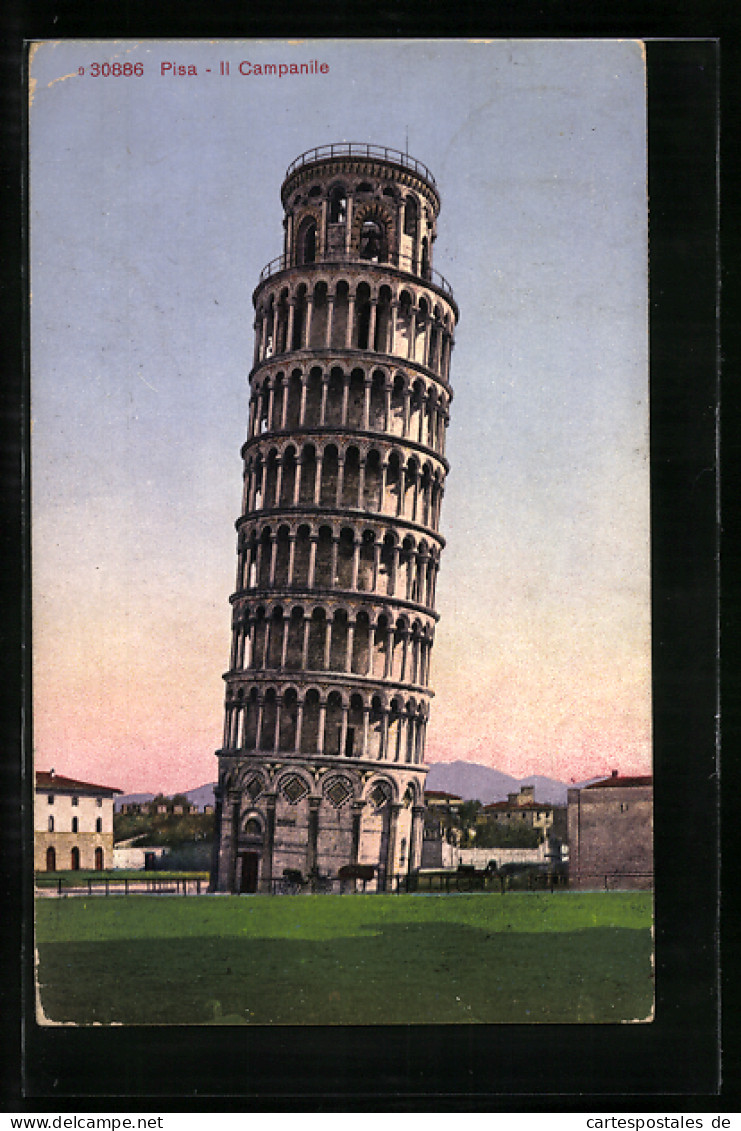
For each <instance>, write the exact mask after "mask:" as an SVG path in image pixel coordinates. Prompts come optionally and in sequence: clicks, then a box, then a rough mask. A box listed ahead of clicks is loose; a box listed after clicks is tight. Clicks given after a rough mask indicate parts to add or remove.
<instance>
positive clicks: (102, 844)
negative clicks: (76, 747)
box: [34, 770, 121, 872]
mask: <svg viewBox="0 0 741 1131" xmlns="http://www.w3.org/2000/svg"><path fill="white" fill-rule="evenodd" d="M116 793H121V790H120V789H115V788H114V787H112V786H106V785H94V784H92V783H91V782H83V781H76V780H75V779H73V778H65V777H62V776H61V775H60V774H56V773H55V772H54V770H48V771H47V770H39V771H37V773H36V795H35V803H34V869H35V870H36V871H37V872H67V871H78V870H79V869H81V868H84V869H94V870H96V871H102V870H103V869H104V868H110V867H112V865H113V796H114V794H116Z"/></svg>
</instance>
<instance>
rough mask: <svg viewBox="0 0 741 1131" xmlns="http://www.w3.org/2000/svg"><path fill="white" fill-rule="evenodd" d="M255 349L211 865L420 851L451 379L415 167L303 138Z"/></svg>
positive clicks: (424, 185)
mask: <svg viewBox="0 0 741 1131" xmlns="http://www.w3.org/2000/svg"><path fill="white" fill-rule="evenodd" d="M281 199H282V203H283V209H284V220H283V227H284V240H283V254H282V255H281V256H279V257H278V258H277V259H275V260H273V261H272V262H271V263H269V264H268V265H267V266H266V267H265V268H264V269H263V270H262V272H261V274H260V279H259V282H258V284H257V287H256V289H255V292H254V294H253V303H254V307H255V352H254V364H253V368H252V372H251V374H250V388H251V396H250V421H249V430H248V438H247V441H246V443H245V444H244V447H243V449H242V456H243V459H244V493H243V501H242V513H241V516H240V518H239V519H238V521H237V531H238V568H237V581H236V590H235V592H234V594H233V596H232V598H231V604H232V610H233V611H232V625H233V633H232V651H231V661H230V665H229V671H228V672H227V673H226V675H225V677H224V678H225V681H226V721H225V726H224V738H223V746H222V748H221V750H219V751H218V758H219V781H218V787H217V798H216V822H217V824H216V829H217V843H216V846H215V852H214V868H213V877H212V886H213V887H214V888H215V889H216V890H218V891H270V890H273V886H274V884H273V882H274V881H275V880H277V879H280V878H281V877H282V875H283V872H284V870H285V869H291V870H295V871H297V872H300V873H301V874H302V876H303V877H305V878H309V877H330V878H336V877H337V874H338V870H339V868H341V867H342V866H343V865H348V864H357V863H359V864H369V865H374V866H375V873H374V880H373V881H372V883H371V885H370V890H372V888H373V886H375V885H377V886H378V887H379V888H384V887H386V888H389V887H390V886H392V885H393V883H394V882H395V879H396V877H399V876H402V875H406V874H407V873H408V872H410V871H412V870H414V869H415V868H418V867H419V862H420V855H421V840H422V813H423V790H424V779H425V774H426V772H427V771H426V768H425V766H424V764H423V763H424V747H425V731H426V727H427V720H428V717H429V704H430V700H431V698H432V691H431V689H430V681H429V677H430V658H431V653H432V644H433V639H434V631H435V623H436V621H437V614H436V612H435V584H436V578H437V571H438V567H439V561H440V553H441V551H442V548H443V545H444V541H443V539H442V538H441V537H440V535H439V533H438V527H439V519H440V506H441V503H442V497H443V486H444V480H445V475H446V472H447V469H448V465H447V462H446V459H445V430H446V427H447V424H448V415H449V407H450V401H451V398H452V391H451V388H450V385H449V381H448V374H449V368H450V356H451V350H452V346H453V330H454V327H455V324H456V321H457V318H458V310H457V306H456V304H455V300H454V299H453V294H452V292H451V289H450V287H449V285H448V283H447V282H446V281H445V279H443V278H442V276H441V275H439V274H437V272H435V271H433V269H432V247H433V243H434V240H435V235H436V227H437V217H438V211H439V208H440V197H439V195H438V191H437V188H436V186H435V178H434V177H433V176H432V174H431V172H430V171H429V169H427V168H426V167H425V166H424V165H422V164H420V163H419V162H418V161H415V160H414V159H413V158H411V157H409V156H408V155H407V154H405V153H400V152H398V151H397V150H394V149H385V148H382V147H379V146H375V145H364V144H363V145H356V144H345V143H343V144H339V145H331V146H322V147H321V148H319V149H312V150H309V151H308V152H306V153H304V154H302V155H301V156H300V157H298V158H297V159H296V160H295V161H294V162H293V163H292V165H291V166H290V167H289V169H288V171H287V173H286V176H285V179H284V181H283V186H282V189H281Z"/></svg>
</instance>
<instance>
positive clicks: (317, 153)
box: [286, 141, 437, 188]
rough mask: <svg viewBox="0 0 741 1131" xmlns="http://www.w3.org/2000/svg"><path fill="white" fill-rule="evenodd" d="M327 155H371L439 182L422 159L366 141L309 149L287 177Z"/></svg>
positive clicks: (434, 182)
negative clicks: (418, 159) (417, 159)
mask: <svg viewBox="0 0 741 1131" xmlns="http://www.w3.org/2000/svg"><path fill="white" fill-rule="evenodd" d="M327 157H330V158H331V157H370V158H376V159H378V160H381V161H392V162H393V163H394V165H401V166H402V167H403V168H404V169H411V170H412V171H413V172H414V173H417V174H418V176H420V177H423V178H424V179H425V180H426V181H427V182H428V183H429V184H431V185H432V186H433V187H434V188H436V187H437V182H436V181H435V178H434V176H433V175H432V173H431V172H430V170H429V169H428V168H427V166H426V165H423V163H422V162H421V161H416V160H415V159H414V157H410V156H409V154H408V153H402V151H401V150H400V149H390V148H389V147H388V146H385V145H369V144H367V143H366V142H364V141H339V142H335V143H334V144H332V145H317V146H315V147H314V149H307V150H306V151H305V152H304V153H301V154H300V155H299V156H298V157H297V158H296V160H295V161H292V162H291V164H290V165H289V166H288V168H287V169H286V177H290V175H291V173H295V172H296V170H297V169H301V168H302V167H303V166H304V165H312V164H313V163H314V162H315V161H324V160H326V158H327Z"/></svg>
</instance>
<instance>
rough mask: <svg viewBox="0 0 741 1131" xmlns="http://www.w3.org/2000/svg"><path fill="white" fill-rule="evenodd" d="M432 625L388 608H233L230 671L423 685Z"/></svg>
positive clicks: (430, 652)
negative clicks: (311, 674) (322, 674)
mask: <svg viewBox="0 0 741 1131" xmlns="http://www.w3.org/2000/svg"><path fill="white" fill-rule="evenodd" d="M433 641H434V626H433V624H432V623H431V622H430V621H428V620H422V619H421V618H419V617H415V618H411V617H407V616H406V615H404V614H402V615H401V616H396V617H395V616H394V615H393V614H392V613H391V612H390V611H388V610H387V611H384V612H374V611H373V610H369V609H360V610H358V611H357V612H355V613H351V612H350V611H349V610H348V609H346V608H343V607H339V608H336V609H334V610H332V609H329V608H327V607H326V606H324V605H314V606H311V607H307V606H305V605H300V604H296V605H293V606H286V607H285V608H284V606H283V605H280V604H276V605H274V606H272V607H271V606H269V605H268V606H266V605H258V606H257V607H256V608H252V607H247V608H240V609H237V610H235V615H234V623H233V629H232V651H231V657H230V670H231V671H232V672H238V671H270V670H277V671H282V672H290V671H296V672H298V671H301V672H333V673H335V674H339V675H345V674H346V675H359V676H365V677H368V678H370V679H375V680H387V681H391V682H395V683H405V684H407V685H411V686H414V687H423V688H426V687H427V686H428V684H429V677H430V661H431V656H432V645H433Z"/></svg>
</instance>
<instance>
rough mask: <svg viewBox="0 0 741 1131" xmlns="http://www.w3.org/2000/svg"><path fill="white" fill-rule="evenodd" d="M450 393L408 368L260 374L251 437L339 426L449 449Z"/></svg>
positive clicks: (334, 368) (440, 451) (437, 449)
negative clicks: (447, 441)
mask: <svg viewBox="0 0 741 1131" xmlns="http://www.w3.org/2000/svg"><path fill="white" fill-rule="evenodd" d="M449 409H450V393H449V392H446V391H444V390H442V389H441V388H440V387H439V386H438V385H437V384H436V382H434V381H432V380H430V379H429V378H425V377H423V376H421V375H420V376H414V374H409V373H394V374H391V373H388V372H385V371H384V370H382V369H375V370H371V369H370V368H364V367H362V366H355V367H354V368H353V369H352V370H347V369H344V368H343V367H342V366H340V365H333V366H331V367H330V368H326V369H324V368H322V366H319V365H313V366H311V367H310V368H309V369H306V370H304V369H301V368H300V367H295V368H294V369H292V370H291V372H290V373H289V372H287V371H283V370H280V369H279V370H277V371H276V372H275V373H269V374H266V375H264V376H262V375H258V376H256V377H255V379H254V381H253V386H252V394H251V398H250V423H249V433H248V434H249V438H250V439H252V438H254V437H257V436H262V435H264V434H265V433H266V432H286V431H289V432H296V431H297V430H299V429H308V430H311V429H315V428H334V429H337V430H341V431H347V430H356V431H363V432H380V433H383V434H384V435H391V436H398V437H399V438H400V439H404V440H410V441H411V442H413V443H417V444H422V445H424V446H425V447H428V448H431V449H432V451H434V452H437V454H438V455H440V456H443V455H444V454H445V430H446V427H447V423H448V419H449V415H450V413H449Z"/></svg>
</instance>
